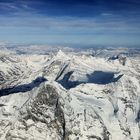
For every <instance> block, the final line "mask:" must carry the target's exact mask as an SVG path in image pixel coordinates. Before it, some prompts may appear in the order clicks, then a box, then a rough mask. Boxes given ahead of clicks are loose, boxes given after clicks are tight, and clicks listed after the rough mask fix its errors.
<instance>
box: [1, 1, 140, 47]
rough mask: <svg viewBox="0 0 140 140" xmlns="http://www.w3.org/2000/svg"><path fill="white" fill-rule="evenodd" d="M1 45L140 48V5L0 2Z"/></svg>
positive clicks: (111, 2) (77, 2) (131, 3)
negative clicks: (134, 46) (74, 45)
mask: <svg viewBox="0 0 140 140" xmlns="http://www.w3.org/2000/svg"><path fill="white" fill-rule="evenodd" d="M0 42H9V43H31V44H32V43H33V44H35V43H38V44H79V45H80V44H84V45H96V44H97V45H140V1H139V0H0Z"/></svg>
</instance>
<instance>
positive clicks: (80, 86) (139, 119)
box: [0, 48, 140, 140]
mask: <svg viewBox="0 0 140 140" xmlns="http://www.w3.org/2000/svg"><path fill="white" fill-rule="evenodd" d="M59 49H60V48H59ZM122 52H124V53H122ZM0 140H140V55H139V53H137V52H135V51H134V52H132V51H130V49H125V50H123V49H122V50H121V51H120V50H119V49H118V50H117V49H116V50H107V49H104V51H100V50H96V51H85V50H84V51H83V50H82V51H81V52H79V51H76V52H74V51H73V50H71V51H69V50H68V51H66V50H65V51H63V49H62V50H59V51H57V50H56V51H55V52H51V53H48V54H47V52H46V53H45V54H42V53H41V54H36V53H35V54H33V53H32V54H26V53H25V54H18V53H17V52H16V51H10V50H9V51H8V50H7V49H3V51H2V50H1V52H0Z"/></svg>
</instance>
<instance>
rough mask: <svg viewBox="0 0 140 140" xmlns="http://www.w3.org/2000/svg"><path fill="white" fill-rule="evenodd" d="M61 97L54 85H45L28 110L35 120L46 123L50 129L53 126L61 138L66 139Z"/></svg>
mask: <svg viewBox="0 0 140 140" xmlns="http://www.w3.org/2000/svg"><path fill="white" fill-rule="evenodd" d="M59 98H60V97H59V94H58V93H57V91H56V89H55V88H54V87H51V86H50V85H46V86H43V88H41V90H40V91H39V93H38V94H37V96H36V98H35V99H34V100H33V101H31V102H30V105H29V107H27V110H28V115H29V117H31V118H32V119H33V120H34V121H41V122H42V123H46V125H47V126H48V128H49V129H50V128H52V129H53V130H55V131H56V133H57V134H58V135H59V136H60V137H61V139H65V117H64V112H63V109H62V108H63V106H62V103H61V102H60V101H59Z"/></svg>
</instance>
